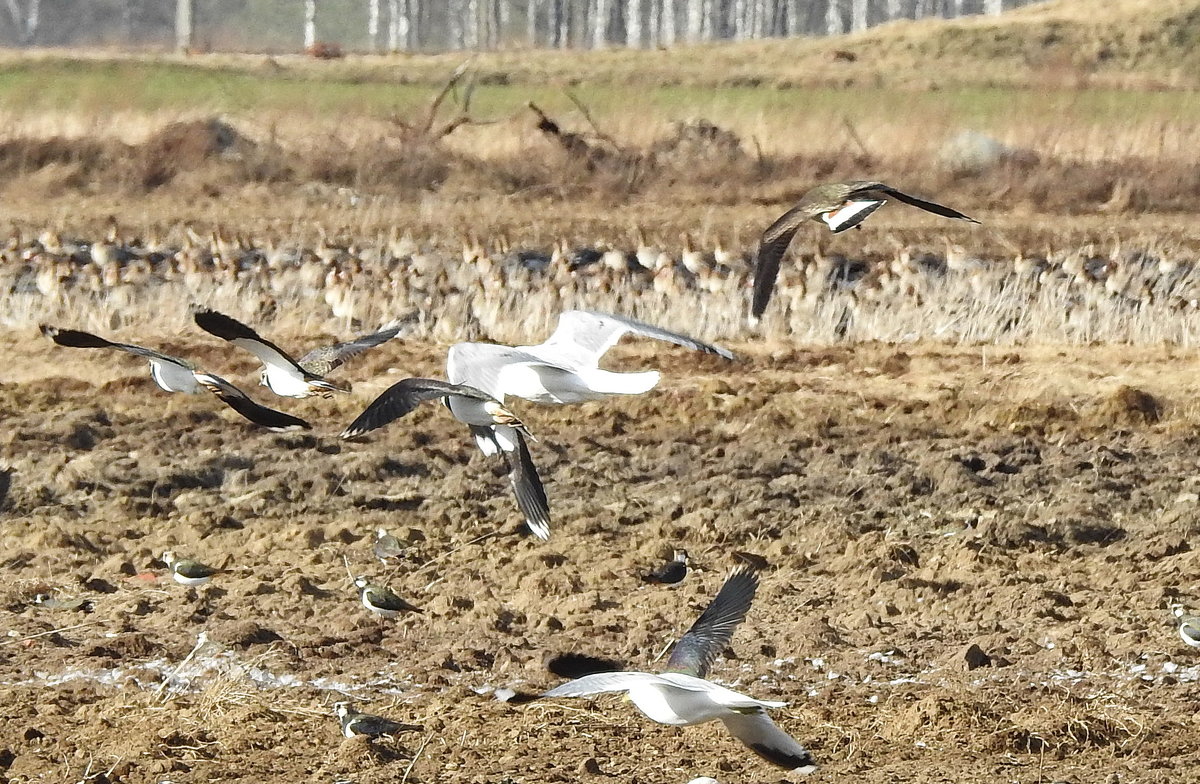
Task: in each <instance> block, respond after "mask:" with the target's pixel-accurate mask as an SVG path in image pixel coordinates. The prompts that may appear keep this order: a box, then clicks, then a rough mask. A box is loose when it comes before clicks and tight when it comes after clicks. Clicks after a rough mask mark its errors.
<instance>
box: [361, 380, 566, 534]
mask: <svg viewBox="0 0 1200 784" xmlns="http://www.w3.org/2000/svg"><path fill="white" fill-rule="evenodd" d="M437 399H441V400H442V401H444V402H445V404H446V407H447V408H449V409H450V413H451V414H452V415H453V416H454V418H455V419H457V420H458V421H460V422H463V423H465V424H466V425H468V426H469V427H470V429H471V434H472V435H473V436H474V437H475V443H476V444H477V445H478V446H479V448H480V449H481V450H482V451H483V453H484V454H485V455H495V454H500V455H502V456H503V457H504V460H505V462H506V463H507V465H508V476H509V480H510V482H511V483H512V487H513V491H514V492H515V494H516V497H517V507H518V508H519V509H520V510H521V514H522V515H524V517H525V524H526V525H527V526H528V527H529V530H530V531H532V532H533V533H534V534H535V535H537V536H539V537H541V538H542V539H547V538H549V536H550V505H549V502H548V501H547V500H546V490H545V488H544V487H543V486H542V480H541V477H539V476H538V472H537V466H535V465H534V464H533V458H532V457H530V454H529V447H528V445H527V444H526V443H525V439H526V438H527V437H528V438H532V436H531V435H530V434H529V430H528V429H526V427H525V425H524V423H523V422H521V420H520V419H518V418H517V417H516V415H515V414H513V413H512V412H511V411H509V410H508V409H507V408H505V407H504V405H503V404H502V403H501V402H500V401H499V400H497V399H496V398H495V397H493V396H492V395H490V394H487V393H486V392H483V391H480V390H479V389H476V388H475V387H471V386H467V385H463V384H450V383H447V382H445V381H439V380H437V379H432V378H406V379H403V380H402V381H398V382H397V383H395V384H393V385H392V386H390V387H389V388H387V389H386V390H384V391H383V393H382V394H380V395H379V397H377V398H375V400H373V401H372V402H371V404H370V405H368V406H367V408H366V409H365V410H364V411H363V412H362V413H361V414H359V415H358V417H357V418H356V419H355V420H354V421H353V422H351V423H350V425H349V426H348V427H347V428H346V429H345V430H343V431H342V438H357V437H358V436H361V435H363V434H364V433H368V432H370V431H372V430H376V429H378V428H381V427H383V426H384V425H387V424H388V423H390V422H394V421H395V420H397V419H399V418H401V417H403V416H405V415H406V414H408V413H410V412H411V411H414V410H415V409H416V408H417V406H419V405H420V404H421V403H423V402H425V401H427V400H437Z"/></svg>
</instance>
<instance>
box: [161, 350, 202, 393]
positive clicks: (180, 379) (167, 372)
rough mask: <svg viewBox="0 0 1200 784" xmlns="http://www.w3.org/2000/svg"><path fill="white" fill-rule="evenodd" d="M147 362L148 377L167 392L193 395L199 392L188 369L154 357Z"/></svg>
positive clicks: (192, 373)
mask: <svg viewBox="0 0 1200 784" xmlns="http://www.w3.org/2000/svg"><path fill="white" fill-rule="evenodd" d="M149 361H150V377H151V378H153V379H154V383H155V384H158V385H159V386H160V387H161V388H162V389H164V390H166V391H167V392H183V393H184V394H187V395H195V394H197V393H198V392H200V391H201V387H200V383H199V382H197V381H196V376H195V373H194V372H193V370H192V369H191V368H190V367H186V366H185V365H180V364H179V363H177V362H170V361H167V360H165V359H157V358H155V357H150V358H149Z"/></svg>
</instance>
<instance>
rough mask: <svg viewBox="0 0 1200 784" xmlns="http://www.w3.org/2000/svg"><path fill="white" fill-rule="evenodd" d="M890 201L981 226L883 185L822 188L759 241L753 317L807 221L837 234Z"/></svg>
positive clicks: (868, 182) (865, 183) (855, 183)
mask: <svg viewBox="0 0 1200 784" xmlns="http://www.w3.org/2000/svg"><path fill="white" fill-rule="evenodd" d="M888 199H895V200H896V201H899V202H903V203H904V204H908V205H910V206H912V207H917V208H919V209H922V210H925V211H926V212H931V213H933V214H934V215H941V216H942V217H943V218H955V219H957V220H965V221H969V222H971V223H979V221H977V220H975V219H974V218H972V217H969V216H967V215H964V214H963V213H961V212H959V211H958V210H955V209H951V208H950V207H946V206H943V205H941V204H938V203H937V202H932V201H926V200H924V199H919V198H917V197H916V196H910V195H909V194H907V193H904V192H903V191H898V190H896V189H895V188H893V187H891V186H890V185H885V184H884V183H882V182H874V181H871V180H854V181H852V182H831V183H827V184H825V185H818V186H817V187H815V188H813V189H812V190H810V191H808V193H805V194H804V195H803V196H801V197H800V201H799V202H798V203H797V204H796V206H795V207H792V208H791V209H790V210H788V211H787V212H785V213H784V214H783V215H780V216H779V218H778V220H776V221H775V222H774V223H772V224H771V225H770V226H768V227H767V230H766V231H764V232H763V234H762V239H760V240H759V243H758V261H757V262H756V264H755V268H754V298H753V301H752V303H751V306H750V313H751V316H752V318H753V319H758V318H759V317H760V316H762V314H763V311H765V310H766V309H767V303H768V302H770V301H771V292H772V291H773V290H774V287H775V278H776V277H777V276H778V275H779V262H780V261H781V260H782V259H783V254H784V253H785V252H786V251H787V249H788V245H790V244H791V243H792V237H794V236H796V232H797V231H798V230H799V229H800V227H801V226H802V225H804V222H805V221H808V220H813V221H817V222H819V223H824V224H825V225H826V226H828V227H829V230H830V231H832V232H833V233H834V234H837V233H838V232H842V231H845V230H846V229H852V228H855V227H856V226H858V225H859V224H860V223H862V222H863V221H864V220H866V219H867V217H868V216H869V215H870V214H871V213H873V212H875V210H877V209H879V208H880V207H882V206H883V205H884V203H885V202H886V201H887V200H888Z"/></svg>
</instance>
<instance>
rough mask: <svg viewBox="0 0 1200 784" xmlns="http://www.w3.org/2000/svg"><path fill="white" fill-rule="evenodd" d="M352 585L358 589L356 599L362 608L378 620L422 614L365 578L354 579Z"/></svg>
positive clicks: (389, 590)
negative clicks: (410, 613) (411, 613)
mask: <svg viewBox="0 0 1200 784" xmlns="http://www.w3.org/2000/svg"><path fill="white" fill-rule="evenodd" d="M354 585H355V587H356V588H358V598H359V601H361V602H362V606H363V607H366V608H367V609H368V610H370V611H371V612H373V613H375V614H376V615H378V616H379V617H380V618H395V617H396V616H398V615H399V614H400V613H405V612H415V613H419V612H422V610H421V609H420V608H419V607H414V606H413V605H411V604H409V603H408V602H406V601H405V600H404V599H401V598H400V597H399V596H397V595H396V594H394V593H392V591H391V589H390V588H387V587H385V586H382V585H375V584H374V583H372V582H370V581H369V580H367V578H366V577H356V578H354Z"/></svg>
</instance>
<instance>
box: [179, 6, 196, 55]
mask: <svg viewBox="0 0 1200 784" xmlns="http://www.w3.org/2000/svg"><path fill="white" fill-rule="evenodd" d="M191 48H192V0H176V2H175V49H176V50H178V51H180V52H186V51H187V50H188V49H191Z"/></svg>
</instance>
